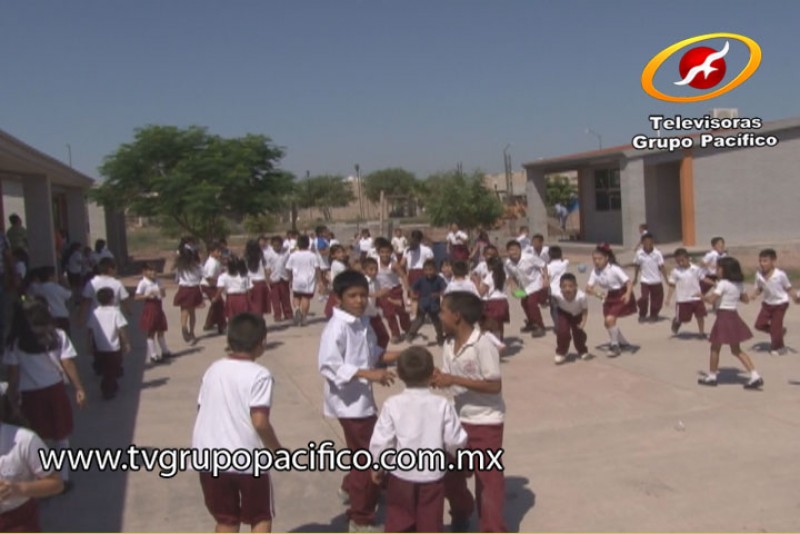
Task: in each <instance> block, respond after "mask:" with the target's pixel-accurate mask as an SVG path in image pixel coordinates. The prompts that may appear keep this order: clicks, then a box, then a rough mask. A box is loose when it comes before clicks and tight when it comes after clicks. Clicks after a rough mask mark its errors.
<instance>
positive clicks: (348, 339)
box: [319, 271, 397, 532]
mask: <svg viewBox="0 0 800 534" xmlns="http://www.w3.org/2000/svg"><path fill="white" fill-rule="evenodd" d="M333 290H334V292H335V293H336V296H337V297H338V299H339V307H337V308H335V309H334V310H333V317H331V320H330V321H328V324H327V325H325V329H324V330H323V331H322V337H321V339H320V346H319V372H320V374H321V375H322V377H323V378H324V379H325V386H324V399H325V400H324V404H323V411H324V414H325V416H326V417H332V418H336V419H338V420H339V424H341V425H342V430H343V432H344V437H345V440H346V442H347V448H348V449H350V450H356V449H368V448H369V442H370V439H371V438H372V434H373V430H374V428H375V422H376V421H377V415H376V413H377V410H376V406H375V398H374V396H373V393H372V383H373V382H377V383H379V384H382V385H385V386H388V385H391V384H392V383H393V381H394V374H393V373H392V372H390V371H388V370H387V369H379V368H377V366H378V365H379V364H381V363H387V364H388V363H391V362H392V361H393V360H395V359H397V354H396V353H388V352H384V351H383V349H381V348H380V347H378V345H377V340H376V338H375V334H374V332H373V331H372V329H371V328H370V327H369V319H368V318H367V317H365V312H366V309H367V303H368V302H369V282H367V279H366V277H365V276H364V275H363V274H361V273H359V272H357V271H345V272H343V273H342V274H340V275H339V276H337V277H336V280H335V281H334V284H333ZM341 489H342V491H343V492H345V493H346V494H348V495H349V497H350V507H349V509H348V511H347V517H348V519H349V520H350V532H367V531H374V530H375V526H374V523H375V507H376V505H377V504H378V494H379V491H380V490H379V487H378V486H377V485H376V484H374V483H373V481H372V478H371V476H370V473H369V472H367V471H359V470H357V469H351V470H350V473H349V474H348V475H347V476H346V477H345V478H344V481H343V483H342V488H341Z"/></svg>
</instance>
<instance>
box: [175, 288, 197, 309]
mask: <svg viewBox="0 0 800 534" xmlns="http://www.w3.org/2000/svg"><path fill="white" fill-rule="evenodd" d="M172 305H173V306H177V307H179V308H197V307H199V306H202V305H203V290H202V289H200V286H180V287H179V288H178V291H176V292H175V296H174V297H173V299H172Z"/></svg>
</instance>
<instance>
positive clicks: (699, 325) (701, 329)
mask: <svg viewBox="0 0 800 534" xmlns="http://www.w3.org/2000/svg"><path fill="white" fill-rule="evenodd" d="M705 324H706V320H705V318H704V317H703V316H701V315H698V316H697V330H698V331H699V332H700V335H701V336H705V335H706V327H705Z"/></svg>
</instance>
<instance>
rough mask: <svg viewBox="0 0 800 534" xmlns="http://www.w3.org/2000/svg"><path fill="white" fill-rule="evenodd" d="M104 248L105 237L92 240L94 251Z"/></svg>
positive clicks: (98, 251)
mask: <svg viewBox="0 0 800 534" xmlns="http://www.w3.org/2000/svg"><path fill="white" fill-rule="evenodd" d="M104 248H106V240H105V239H98V240H97V241H95V242H94V251H95V252H97V253H100V252H103V249H104Z"/></svg>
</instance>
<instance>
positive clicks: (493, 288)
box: [478, 258, 511, 341]
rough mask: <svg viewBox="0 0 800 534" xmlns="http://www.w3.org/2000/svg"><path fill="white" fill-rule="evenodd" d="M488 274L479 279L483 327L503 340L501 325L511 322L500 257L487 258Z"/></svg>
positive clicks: (504, 274)
mask: <svg viewBox="0 0 800 534" xmlns="http://www.w3.org/2000/svg"><path fill="white" fill-rule="evenodd" d="M488 267H489V274H487V275H486V276H485V277H484V278H483V280H481V283H480V285H479V286H478V293H480V295H481V298H482V299H483V321H482V324H483V326H484V328H485V329H486V330H488V331H490V332H491V333H493V334H494V335H495V336H497V338H498V339H499V340H500V341H502V340H503V329H504V327H503V325H504V324H507V323H510V322H511V316H510V315H509V311H508V297H506V294H505V285H506V272H505V269H504V268H503V261H502V260H501V259H500V258H492V259H490V260H489V264H488Z"/></svg>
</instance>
